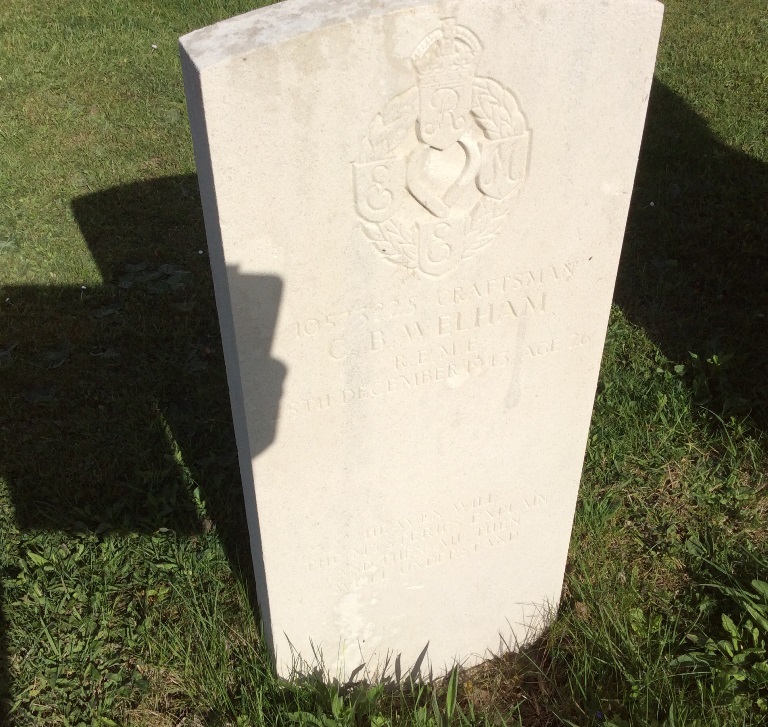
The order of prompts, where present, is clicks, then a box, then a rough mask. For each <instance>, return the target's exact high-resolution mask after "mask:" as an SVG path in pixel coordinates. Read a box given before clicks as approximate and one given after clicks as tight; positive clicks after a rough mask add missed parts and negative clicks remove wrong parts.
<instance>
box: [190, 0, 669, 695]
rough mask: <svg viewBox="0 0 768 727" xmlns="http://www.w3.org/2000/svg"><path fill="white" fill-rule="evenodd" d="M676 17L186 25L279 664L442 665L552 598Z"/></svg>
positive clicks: (274, 10) (604, 8)
mask: <svg viewBox="0 0 768 727" xmlns="http://www.w3.org/2000/svg"><path fill="white" fill-rule="evenodd" d="M661 17H662V6H661V5H660V4H659V3H657V2H655V0H572V1H570V2H563V1H562V0H455V1H453V2H429V1H428V0H426V1H425V0H387V2H382V1H381V0H285V2H282V3H280V4H278V5H273V6H270V7H267V8H264V9H259V10H255V11H253V12H250V13H247V14H245V15H241V16H239V17H236V18H233V19H231V20H226V21H224V22H221V23H218V24H216V25H212V26H210V27H208V28H204V29H202V30H198V31H195V32H193V33H190V34H189V35H186V36H184V37H183V38H182V39H181V55H182V60H183V70H184V81H185V88H186V94H187V102H188V108H189V115H190V121H191V126H192V135H193V140H194V147H195V156H196V159H197V168H198V175H199V180H200V188H201V192H202V198H203V206H204V212H205V222H206V231H207V236H208V242H209V247H210V255H211V263H212V268H213V273H214V281H215V286H216V296H217V305H218V309H219V315H220V323H221V331H222V338H223V342H224V351H225V356H226V363H227V372H228V378H229V385H230V391H231V400H232V410H233V416H234V419H235V425H236V432H237V444H238V449H239V453H240V460H241V469H242V479H243V485H244V489H245V496H246V506H247V509H248V516H249V524H250V530H251V537H252V549H253V557H254V565H255V569H256V574H257V581H258V588H259V592H258V598H259V604H260V608H261V613H262V618H263V620H264V625H265V634H266V637H267V639H268V640H269V644H270V647H271V649H272V652H273V656H274V658H275V663H276V666H277V670H278V672H279V673H280V674H282V675H289V674H291V673H292V670H295V671H298V672H302V671H306V670H310V669H313V668H314V669H316V668H317V667H318V666H320V665H322V668H324V669H325V670H326V673H327V674H328V675H329V676H330V677H337V678H340V679H342V680H345V679H349V678H351V677H362V676H366V677H367V678H377V677H379V678H380V677H382V676H395V677H400V676H404V675H406V674H407V673H409V671H412V673H413V674H414V675H417V674H418V675H421V676H430V675H431V676H438V675H440V674H441V673H444V672H445V670H446V669H449V668H451V667H452V666H453V665H454V664H455V663H457V662H458V663H461V664H463V665H471V664H474V663H476V662H478V661H480V660H482V659H484V658H487V657H489V656H490V655H493V654H497V653H499V652H500V651H505V650H507V649H510V648H512V649H514V648H516V647H518V646H519V645H521V644H523V643H525V642H526V641H529V640H531V639H533V638H534V637H535V636H536V635H537V634H539V633H540V631H541V629H542V628H543V627H544V626H545V625H546V622H547V619H548V618H550V617H551V615H552V614H553V612H554V610H555V609H556V607H557V604H558V600H559V598H560V592H561V588H562V580H563V572H564V568H565V563H566V556H567V553H568V544H569V537H570V531H571V523H572V519H573V513H574V507H575V503H576V496H577V490H578V483H579V477H580V472H581V467H582V462H583V457H584V451H585V446H586V441H587V433H588V428H589V423H590V413H591V408H592V403H593V397H594V392H595V387H596V384H597V377H598V371H599V367H600V358H601V353H602V347H603V342H604V337H605V331H606V326H607V321H608V315H609V309H610V304H611V296H612V292H613V286H614V281H615V276H616V270H617V266H618V262H619V254H620V251H621V242H622V237H623V233H624V224H625V220H626V215H627V209H628V205H629V200H630V195H631V192H632V183H633V177H634V173H635V164H636V160H637V156H638V150H639V146H640V140H641V135H642V131H643V121H644V117H645V111H646V104H647V101H648V95H649V90H650V86H651V79H652V75H653V67H654V59H655V53H656V46H657V41H658V36H659V31H660V25H661ZM294 673H295V672H294Z"/></svg>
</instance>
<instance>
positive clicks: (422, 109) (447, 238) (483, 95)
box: [353, 18, 531, 276]
mask: <svg viewBox="0 0 768 727" xmlns="http://www.w3.org/2000/svg"><path fill="white" fill-rule="evenodd" d="M481 53H482V45H481V43H480V41H479V40H478V38H477V37H476V36H475V34H474V33H472V32H471V31H470V30H468V29H467V28H465V27H463V26H460V25H456V21H455V18H447V19H445V20H443V21H442V24H441V27H440V28H439V29H436V30H434V31H433V32H432V33H430V34H429V35H427V36H426V37H425V38H424V39H423V40H422V41H421V43H419V44H418V46H417V47H416V48H415V50H414V51H413V53H412V55H411V60H412V62H413V67H414V71H415V74H416V78H417V85H416V86H413V87H411V88H409V89H408V90H407V91H405V92H403V93H401V94H399V95H398V96H395V97H394V98H392V99H390V100H389V101H388V102H387V103H386V104H385V105H384V108H383V109H382V110H381V112H380V113H378V114H377V115H376V116H375V117H374V119H373V121H372V122H371V124H370V126H369V130H368V136H367V138H366V139H365V140H364V142H363V145H362V147H363V148H362V151H361V154H360V157H359V159H358V161H356V162H354V163H353V177H354V190H355V206H356V209H357V212H358V215H359V216H360V217H361V218H362V230H363V232H364V234H365V236H366V238H367V239H368V241H370V242H371V243H372V244H373V245H374V247H375V248H376V249H377V250H378V251H379V253H380V254H382V255H383V256H384V257H386V258H387V259H388V260H390V261H391V262H393V263H396V264H398V265H403V266H405V267H408V268H414V269H418V270H420V271H421V272H422V273H425V274H426V275H433V276H440V275H445V274H446V273H448V272H450V271H451V270H453V269H454V268H456V267H457V266H458V265H459V264H460V263H461V261H462V260H464V259H467V258H469V257H471V256H472V255H474V254H475V253H476V252H477V251H478V250H479V249H480V248H482V247H484V246H485V245H487V244H488V243H489V242H490V241H491V240H492V239H493V238H494V237H495V236H496V235H497V234H498V233H499V232H500V230H501V228H502V226H503V223H504V221H505V219H506V217H507V216H508V214H509V212H510V210H511V208H512V200H513V197H514V195H515V193H516V192H517V191H518V190H519V189H520V187H521V185H522V184H523V182H524V180H525V175H526V172H527V165H528V153H529V147H530V138H531V134H530V130H529V129H528V128H527V126H526V123H525V118H524V117H523V114H522V113H521V111H520V108H519V106H518V103H517V101H516V99H515V97H514V95H513V94H512V92H511V91H509V90H508V89H506V88H504V87H503V86H502V85H501V84H500V83H498V82H497V81H495V80H493V79H491V78H483V77H478V76H477V75H476V69H477V63H478V60H479V58H480V55H481Z"/></svg>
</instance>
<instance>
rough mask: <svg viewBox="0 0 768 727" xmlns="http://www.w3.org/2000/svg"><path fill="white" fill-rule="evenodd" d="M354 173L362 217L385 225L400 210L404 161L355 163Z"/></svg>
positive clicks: (386, 160) (390, 160)
mask: <svg viewBox="0 0 768 727" xmlns="http://www.w3.org/2000/svg"><path fill="white" fill-rule="evenodd" d="M352 166H353V168H354V172H355V205H356V207H357V211H358V212H359V213H360V216H361V217H363V218H365V219H366V220H368V221H369V222H384V221H385V220H388V219H389V218H390V217H392V215H393V214H395V212H396V211H397V209H398V207H399V206H400V201H401V199H402V193H403V190H404V189H405V160H404V159H396V158H391V159H380V160H378V161H373V162H353V164H352Z"/></svg>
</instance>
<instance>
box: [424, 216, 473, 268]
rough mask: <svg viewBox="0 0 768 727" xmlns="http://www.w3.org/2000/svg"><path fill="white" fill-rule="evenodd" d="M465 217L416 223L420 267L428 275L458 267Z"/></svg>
mask: <svg viewBox="0 0 768 727" xmlns="http://www.w3.org/2000/svg"><path fill="white" fill-rule="evenodd" d="M464 226H465V220H464V218H463V217H460V218H456V217H454V218H450V219H442V220H428V221H426V222H418V223H416V230H417V235H418V246H419V269H420V270H422V271H423V272H425V273H427V274H428V275H442V274H443V273H447V272H448V271H449V270H452V269H453V268H455V267H456V265H457V264H458V262H459V260H460V259H461V244H460V242H461V238H462V236H463V233H464Z"/></svg>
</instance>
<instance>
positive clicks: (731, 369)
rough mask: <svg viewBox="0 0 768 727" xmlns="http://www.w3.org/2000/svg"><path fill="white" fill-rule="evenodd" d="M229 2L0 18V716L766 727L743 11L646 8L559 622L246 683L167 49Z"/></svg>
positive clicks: (711, 4) (767, 272) (242, 622)
mask: <svg viewBox="0 0 768 727" xmlns="http://www.w3.org/2000/svg"><path fill="white" fill-rule="evenodd" d="M251 5H252V4H251V3H246V2H242V1H237V2H236V1H234V0H233V1H225V0H218V1H217V2H205V3H202V2H197V3H196V2H191V1H190V0H173V1H169V2H164V3H160V2H156V1H154V2H150V0H136V1H135V2H131V3H92V2H87V1H86V0H55V1H54V2H50V3H47V4H44V5H39V4H38V5H35V4H29V3H25V2H22V1H21V0H6V2H5V3H3V4H2V7H1V8H0V38H1V39H2V46H1V48H2V49H1V50H0V119H2V122H1V123H0V148H2V150H3V155H2V159H3V163H2V164H1V165H0V191H1V192H2V194H0V285H2V296H1V297H0V382H2V388H1V389H0V391H1V392H2V394H1V396H2V397H3V398H2V407H0V724H2V723H7V724H9V725H19V726H26V725H70V726H74V725H115V724H118V725H131V726H135V727H145V726H146V727H148V726H150V725H152V726H165V725H168V726H169V727H170V726H171V725H186V726H192V725H251V724H254V725H255V724H271V725H284V724H299V725H302V724H303V725H323V726H326V725H376V726H377V727H383V726H384V725H390V724H398V725H399V724H408V725H424V726H425V727H426V726H427V725H433V726H435V727H437V725H444V724H449V723H453V724H477V725H496V724H509V725H515V724H524V725H526V727H536V726H540V725H541V726H543V725H556V724H566V725H567V724H571V725H609V726H610V725H613V726H615V727H623V726H626V725H658V726H659V727H662V726H663V727H675V726H676V725H686V726H688V725H701V726H702V727H704V726H706V727H709V726H712V727H714V726H716V725H718V726H719V725H723V726H725V725H728V726H730V725H734V726H735V725H760V724H764V723H766V721H768V652H767V651H766V641H768V590H767V589H768V587H767V586H766V585H765V581H766V580H768V491H767V490H766V485H768V475H767V474H766V473H767V472H768V467H767V466H766V465H767V464H768V462H767V452H768V447H767V446H766V432H767V431H768V407H767V406H766V402H767V401H768V371H767V367H768V356H767V355H766V341H767V340H768V335H767V333H768V331H767V330H766V321H767V320H768V250H767V249H766V238H767V237H768V218H767V216H766V215H767V214H768V212H767V211H766V210H767V208H768V205H766V204H765V201H766V200H767V199H768V181H767V180H768V142H767V141H766V140H767V139H768V133H766V131H767V130H766V118H767V117H766V115H765V109H766V108H768V90H767V89H768V87H767V86H766V79H767V78H768V16H766V14H765V8H764V6H763V3H762V2H759V1H758V0H733V1H732V2H730V3H722V2H715V1H714V0H698V1H697V2H696V3H690V2H684V1H683V0H670V2H668V3H667V11H666V19H665V26H664V32H663V38H662V45H661V48H660V52H659V61H658V65H657V77H656V81H655V85H654V90H653V94H652V98H651V104H650V110H649V117H648V122H647V129H646V137H645V141H644V147H643V151H642V154H641V159H640V166H639V169H638V176H637V182H636V189H635V194H634V196H633V202H632V209H631V213H630V219H629V223H628V228H627V235H626V239H625V246H624V255H623V258H622V265H621V271H620V276H619V280H618V284H617V289H616V304H617V305H616V306H615V308H614V311H613V315H612V319H611V324H610V329H609V334H608V340H607V344H606V349H605V354H604V360H603V368H602V373H601V379H600V386H599V391H598V396H597V400H596V405H595V411H594V416H593V421H592V429H591V435H590V441H589V448H588V451H587V456H586V461H585V468H584V475H583V479H582V485H581V493H580V499H579V505H578V510H577V516H576V521H575V524H574V532H573V538H572V546H571V555H570V560H569V565H568V570H567V574H566V583H565V595H564V599H563V603H562V606H561V608H560V612H559V614H558V617H557V619H555V620H554V622H553V623H552V625H551V628H550V629H549V631H548V632H547V634H546V635H545V636H544V637H543V638H542V639H541V640H540V641H539V642H538V643H536V644H533V645H531V646H530V648H528V649H526V650H525V651H524V652H523V653H522V654H519V655H517V656H506V657H503V658H500V659H496V660H494V661H491V662H488V663H486V664H484V665H482V666H481V667H478V668H476V669H473V670H469V671H462V672H456V673H455V674H454V675H453V676H452V678H451V679H450V680H448V681H447V682H446V683H445V684H438V685H434V686H433V687H425V686H423V685H410V687H406V688H403V689H400V690H391V689H385V688H383V687H366V686H359V687H357V688H355V689H353V690H351V691H349V690H347V691H345V690H342V689H340V688H339V687H338V685H333V684H331V685H324V684H322V683H321V682H305V683H301V684H287V683H284V682H279V681H277V680H275V679H274V677H273V676H272V674H271V671H270V667H269V663H268V659H267V656H266V654H265V650H264V648H263V645H262V640H261V638H260V634H259V625H258V620H257V616H256V610H255V609H256V604H255V603H254V598H253V584H252V579H251V576H250V563H249V554H248V552H247V542H248V540H247V533H246V528H245V524H244V515H243V505H242V499H241V495H240V484H239V479H238V473H237V463H236V456H235V448H234V439H233V435H232V431H231V424H230V412H229V408H228V403H227V391H226V383H225V379H224V370H223V358H222V354H221V350H220V344H219V337H218V328H217V323H216V315H215V306H214V302H213V296H212V289H211V282H210V275H209V272H208V261H207V258H206V255H205V254H204V253H201V251H204V250H205V241H204V233H203V229H202V219H201V212H200V207H199V200H198V197H197V190H196V182H195V177H194V161H193V158H192V151H191V143H190V139H189V134H188V129H187V124H186V117H185V107H184V98H183V90H182V86H181V74H180V69H179V63H178V57H177V50H176V38H177V37H178V36H179V35H181V34H183V33H184V32H186V31H188V30H190V29H192V28H195V27H200V26H203V25H206V24H208V23H210V22H213V21H215V20H217V19H220V18H223V17H227V16H230V15H233V14H235V13H237V12H241V11H243V10H246V9H249V8H250V6H251ZM154 46H156V47H154Z"/></svg>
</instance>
